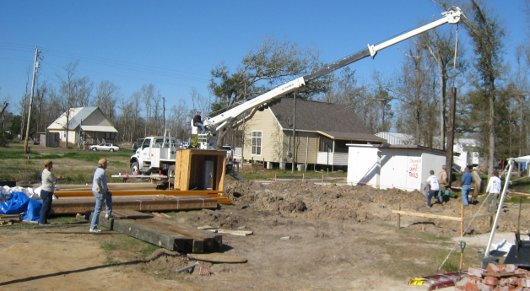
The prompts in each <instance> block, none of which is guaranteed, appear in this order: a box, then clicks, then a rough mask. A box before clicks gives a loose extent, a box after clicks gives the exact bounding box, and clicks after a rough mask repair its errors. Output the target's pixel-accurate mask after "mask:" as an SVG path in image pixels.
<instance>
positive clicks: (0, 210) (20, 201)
mask: <svg viewBox="0 0 530 291" xmlns="http://www.w3.org/2000/svg"><path fill="white" fill-rule="evenodd" d="M28 203H29V198H28V196H26V194H24V193H22V192H13V193H11V199H9V200H6V201H4V202H1V203H0V214H19V213H22V212H25V211H26V208H27V207H28Z"/></svg>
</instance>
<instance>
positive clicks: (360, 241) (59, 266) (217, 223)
mask: <svg viewBox="0 0 530 291" xmlns="http://www.w3.org/2000/svg"><path fill="white" fill-rule="evenodd" d="M227 184H228V185H227V186H226V189H225V192H226V193H227V194H228V195H230V197H232V199H233V202H234V205H230V206H222V207H220V209H218V210H199V211H188V212H178V213H169V214H170V215H171V218H170V219H173V220H175V221H177V222H180V223H185V224H188V225H192V226H197V227H198V226H204V225H209V226H212V227H219V228H224V229H236V230H237V229H239V230H242V229H244V230H251V231H253V235H250V236H246V237H241V236H232V235H229V234H224V235H223V243H224V244H225V249H224V251H225V253H226V254H234V255H238V256H242V257H245V258H246V259H247V260H248V262H247V263H240V264H226V263H223V264H211V263H206V262H202V263H200V266H201V269H202V271H203V272H199V268H198V267H195V270H194V271H193V272H192V273H189V272H182V273H176V272H175V270H176V269H178V268H181V267H184V266H187V265H189V264H192V263H193V262H194V261H191V260H188V259H187V258H186V257H185V256H183V255H179V254H176V255H175V254H172V255H171V254H167V255H166V254H163V255H162V256H160V257H158V258H156V259H153V260H150V261H142V262H139V261H135V260H140V261H141V260H145V259H146V256H148V255H145V254H143V253H141V252H138V251H136V252H133V251H131V249H134V248H132V247H131V248H128V247H123V249H120V248H118V249H117V250H114V251H112V252H111V253H110V254H111V255H110V258H109V252H107V251H106V250H105V248H104V247H102V246H104V244H105V241H106V240H108V239H110V238H120V237H125V235H123V234H118V233H115V232H103V233H101V234H95V235H94V234H89V233H87V229H88V224H87V223H86V222H82V223H76V224H66V223H55V224H53V225H51V226H49V227H37V226H34V227H22V228H21V227H12V226H4V227H1V228H0V258H1V260H0V270H1V272H0V288H2V289H3V290H59V289H60V290H63V289H66V290H125V289H130V290H244V289H254V290H267V289H268V290H414V289H416V290H423V289H422V288H420V287H410V286H407V281H408V279H409V278H411V277H416V276H423V275H430V274H435V273H437V272H438V268H439V267H440V266H442V262H444V261H445V263H444V264H443V266H442V267H441V270H440V272H445V271H454V270H457V269H458V261H459V257H460V254H459V252H460V248H459V247H458V245H459V244H458V242H455V241H453V240H452V238H454V237H458V236H459V235H460V224H459V223H458V222H454V221H445V220H444V221H442V220H434V219H426V218H418V217H408V216H402V217H401V228H400V229H399V230H398V229H397V227H396V222H397V216H396V215H395V214H392V212H391V210H393V209H398V207H399V208H401V209H402V210H407V211H413V212H424V213H432V214H439V215H445V216H454V217H459V216H460V205H461V203H462V202H461V200H459V199H454V198H453V199H451V200H450V201H448V202H447V203H446V204H444V205H440V204H435V205H434V206H433V208H430V209H429V208H427V206H426V202H425V198H424V196H423V195H422V194H421V193H419V192H405V191H400V190H395V189H392V190H376V189H372V188H369V187H351V186H345V185H336V184H326V185H321V184H315V183H314V182H311V181H305V182H301V181H283V182H272V183H270V182H268V183H261V182H252V181H243V182H239V181H228V183H227ZM527 205H528V204H526V205H525V204H523V206H522V207H521V214H520V217H521V218H520V219H519V221H520V226H519V227H520V229H521V232H523V233H527V232H528V229H529V221H530V220H529V218H530V207H528V206H527ZM525 206H526V207H525ZM485 210H486V209H485V207H482V205H481V204H477V205H470V206H468V207H466V209H465V217H466V228H467V231H466V232H467V233H468V234H466V236H472V235H476V234H484V233H487V232H489V231H490V226H489V219H490V214H487V213H488V212H487V211H485ZM518 217H519V205H508V206H507V208H506V209H505V212H504V213H503V214H502V216H501V223H500V225H499V228H498V231H514V230H516V229H517V227H518ZM483 251H484V247H481V246H473V245H469V246H468V247H467V248H466V249H465V252H464V269H467V267H468V266H474V267H478V266H480V258H481V257H482V253H483ZM446 258H447V260H446ZM200 273H203V274H202V275H201V274H200Z"/></svg>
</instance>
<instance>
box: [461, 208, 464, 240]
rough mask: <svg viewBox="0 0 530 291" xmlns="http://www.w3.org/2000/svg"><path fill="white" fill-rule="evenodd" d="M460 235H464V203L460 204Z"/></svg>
mask: <svg viewBox="0 0 530 291" xmlns="http://www.w3.org/2000/svg"><path fill="white" fill-rule="evenodd" d="M460 219H461V220H460V236H461V237H463V236H464V203H462V204H461V205H460Z"/></svg>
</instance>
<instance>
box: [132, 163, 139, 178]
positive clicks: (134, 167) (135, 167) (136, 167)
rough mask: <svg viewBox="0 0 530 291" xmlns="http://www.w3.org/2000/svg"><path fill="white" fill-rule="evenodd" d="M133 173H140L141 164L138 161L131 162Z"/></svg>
mask: <svg viewBox="0 0 530 291" xmlns="http://www.w3.org/2000/svg"><path fill="white" fill-rule="evenodd" d="M131 174H133V175H140V166H139V165H138V162H133V163H131Z"/></svg>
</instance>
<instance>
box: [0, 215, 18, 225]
mask: <svg viewBox="0 0 530 291" xmlns="http://www.w3.org/2000/svg"><path fill="white" fill-rule="evenodd" d="M20 221H21V219H20V214H0V225H5V224H13V223H15V222H20Z"/></svg>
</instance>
